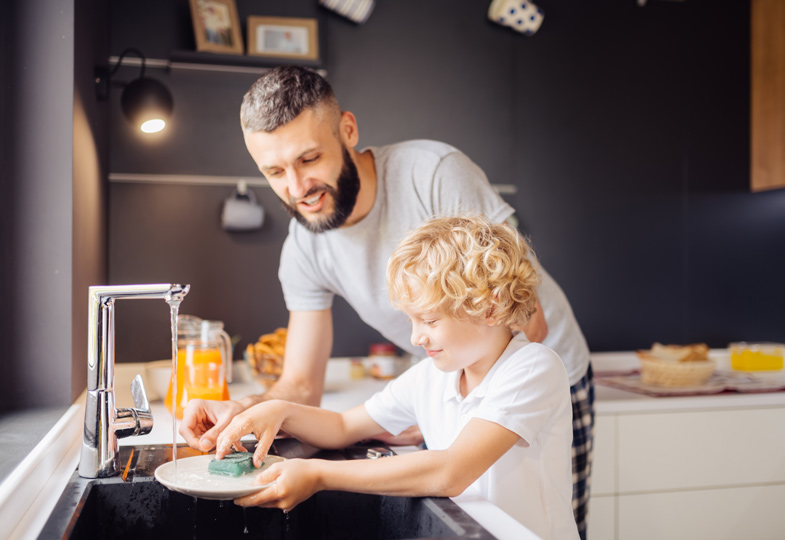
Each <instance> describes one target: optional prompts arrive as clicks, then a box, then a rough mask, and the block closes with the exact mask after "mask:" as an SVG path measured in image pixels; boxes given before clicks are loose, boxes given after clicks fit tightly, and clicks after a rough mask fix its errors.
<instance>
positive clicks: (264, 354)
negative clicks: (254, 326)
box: [246, 328, 286, 387]
mask: <svg viewBox="0 0 785 540" xmlns="http://www.w3.org/2000/svg"><path fill="white" fill-rule="evenodd" d="M285 350H286V328H278V329H276V330H275V332H272V333H270V334H264V335H262V336H260V337H259V340H258V341H257V342H256V343H249V344H248V347H246V356H247V358H248V363H249V364H250V366H251V371H252V372H253V374H254V375H256V376H257V378H258V380H259V381H260V382H261V383H262V385H263V386H265V387H269V386H271V385H272V384H273V383H274V382H275V381H277V380H278V378H279V377H280V376H281V373H283V357H284V352H285Z"/></svg>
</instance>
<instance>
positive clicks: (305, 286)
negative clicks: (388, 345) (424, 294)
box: [278, 140, 589, 385]
mask: <svg viewBox="0 0 785 540" xmlns="http://www.w3.org/2000/svg"><path fill="white" fill-rule="evenodd" d="M368 150H370V151H371V152H372V154H373V156H374V165H375V168H376V178H377V185H376V200H375V201H374V204H373V208H372V209H371V211H370V212H369V213H368V215H367V216H365V217H364V218H363V219H362V220H360V221H359V222H358V223H355V224H353V225H351V226H348V227H341V228H339V229H333V230H330V231H326V232H323V233H311V232H310V231H308V230H307V229H305V227H303V226H302V225H300V224H299V223H298V222H297V221H296V220H294V219H292V220H291V222H290V224H289V236H288V237H287V238H286V241H285V242H284V246H283V250H282V252H281V264H280V267H279V269H278V278H279V279H280V281H281V286H282V288H283V293H284V299H285V300H286V307H287V309H288V310H289V311H319V310H324V309H328V308H331V307H332V302H333V296H334V295H336V294H338V295H340V296H342V297H343V298H344V299H346V301H347V302H348V303H349V305H351V306H352V308H354V310H355V311H356V312H357V314H358V315H359V316H360V318H361V319H362V320H363V321H365V323H367V324H368V325H369V326H371V327H373V328H375V329H376V330H377V331H378V332H379V333H380V334H382V335H383V336H384V337H386V338H387V339H389V340H390V341H391V342H393V343H395V344H396V345H397V346H398V347H400V348H402V349H404V350H406V351H409V352H411V353H412V354H414V355H415V356H422V354H423V350H422V348H420V347H415V346H413V345H412V344H411V341H410V337H411V326H410V323H409V320H408V318H407V317H406V316H405V315H404V314H403V313H401V312H400V311H397V310H396V309H395V308H394V307H393V306H392V304H391V303H390V300H389V298H388V296H387V285H386V277H385V272H386V269H387V260H388V259H389V257H390V255H391V254H392V252H393V251H394V250H395V248H396V247H397V246H398V244H399V243H400V241H401V240H403V238H404V237H405V236H406V234H407V233H408V232H410V231H412V230H413V229H415V228H416V227H417V226H419V225H420V224H421V223H422V222H423V221H425V220H427V219H430V218H433V217H438V216H451V215H456V214H461V213H482V214H485V215H486V216H487V217H488V218H489V219H491V220H492V221H494V222H497V223H498V222H502V221H504V220H506V219H507V218H508V217H510V216H511V215H512V214H513V212H514V210H513V209H512V207H510V206H509V205H508V204H507V203H505V202H504V201H503V200H502V199H501V197H499V195H498V194H497V193H496V192H495V191H494V190H493V188H492V187H491V185H490V184H489V183H488V180H487V178H486V177H485V173H483V171H482V170H481V169H480V168H479V167H478V166H477V165H476V164H474V163H473V162H472V161H471V160H470V159H469V158H468V157H467V156H466V155H464V154H463V153H461V152H460V151H459V150H457V149H456V148H454V147H452V146H450V145H448V144H444V143H440V142H436V141H426V140H416V141H406V142H401V143H397V144H393V145H390V146H383V147H378V148H374V147H372V148H369V149H368ZM538 269H539V270H540V272H541V274H542V278H543V282H542V284H541V285H540V288H539V289H538V294H539V299H540V304H541V305H542V307H543V312H544V314H545V318H546V321H547V322H548V337H547V338H546V339H545V340H544V341H543V343H544V344H545V345H547V346H549V347H550V348H551V349H553V350H555V351H556V352H557V353H558V354H559V356H561V358H562V361H563V362H564V364H565V366H566V368H567V373H568V374H569V377H570V384H571V385H572V384H575V383H576V382H578V381H579V380H580V379H581V377H583V375H585V373H586V369H587V367H588V364H589V350H588V347H587V346H586V341H585V340H584V338H583V334H582V333H581V331H580V328H579V326H578V323H577V321H576V320H575V317H574V315H573V313H572V309H571V308H570V305H569V303H568V302H567V298H566V297H565V296H564V293H563V292H562V291H561V289H560V288H559V286H558V285H557V284H556V282H555V281H553V279H552V278H551V277H550V276H549V275H548V274H547V273H546V272H545V271H544V270H543V269H542V268H541V267H540V268H538Z"/></svg>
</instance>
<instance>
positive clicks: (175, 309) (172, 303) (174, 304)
mask: <svg viewBox="0 0 785 540" xmlns="http://www.w3.org/2000/svg"><path fill="white" fill-rule="evenodd" d="M181 301H182V299H177V298H172V299H169V300H167V303H168V304H169V312H170V315H171V318H172V321H171V326H172V462H173V463H174V479H175V482H176V481H177V403H179V402H178V401H177V399H178V396H177V315H178V313H179V312H180V302H181Z"/></svg>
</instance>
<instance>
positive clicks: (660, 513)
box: [589, 485, 785, 540]
mask: <svg viewBox="0 0 785 540" xmlns="http://www.w3.org/2000/svg"><path fill="white" fill-rule="evenodd" d="M783 501H785V485H777V486H754V487H739V488H729V489H710V490H704V491H683V492H675V493H648V494H643V495H623V496H620V497H619V535H618V540H662V539H664V538H667V539H668V540H695V539H703V538H707V539H708V538H710V539H711V540H739V539H748V538H749V539H753V538H754V539H755V540H768V539H772V540H774V539H776V540H781V539H782V538H785V512H783V511H782V502H783ZM589 534H591V533H589ZM608 538H612V537H608Z"/></svg>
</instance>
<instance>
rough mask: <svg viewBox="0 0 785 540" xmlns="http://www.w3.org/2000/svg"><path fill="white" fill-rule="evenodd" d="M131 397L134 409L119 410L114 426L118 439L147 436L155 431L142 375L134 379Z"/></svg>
mask: <svg viewBox="0 0 785 540" xmlns="http://www.w3.org/2000/svg"><path fill="white" fill-rule="evenodd" d="M131 396H132V397H133V398H134V408H133V409H117V413H116V418H115V422H114V425H115V435H117V438H118V439H122V438H123V437H134V436H137V435H146V434H148V433H150V432H151V431H152V430H153V413H152V412H150V402H149V401H148V400H147V392H145V390H144V383H143V382H142V376H141V375H137V376H136V377H134V380H133V382H132V383H131Z"/></svg>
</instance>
